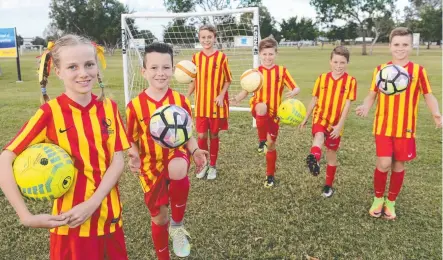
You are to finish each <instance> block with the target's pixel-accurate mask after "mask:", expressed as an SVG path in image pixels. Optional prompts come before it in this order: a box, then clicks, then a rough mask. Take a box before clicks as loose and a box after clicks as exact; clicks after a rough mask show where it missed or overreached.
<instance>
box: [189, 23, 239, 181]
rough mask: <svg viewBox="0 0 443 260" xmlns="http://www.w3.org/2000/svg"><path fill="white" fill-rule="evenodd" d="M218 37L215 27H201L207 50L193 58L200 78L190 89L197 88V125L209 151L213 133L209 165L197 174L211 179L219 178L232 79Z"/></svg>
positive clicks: (199, 142)
mask: <svg viewBox="0 0 443 260" xmlns="http://www.w3.org/2000/svg"><path fill="white" fill-rule="evenodd" d="M216 37H217V32H216V29H215V27H214V26H212V25H204V26H202V27H200V29H199V32H198V38H199V40H200V44H201V45H202V47H203V50H202V51H200V52H198V53H196V54H194V56H193V57H192V62H193V63H195V65H196V66H197V77H196V79H195V81H194V82H191V84H189V89H188V97H189V96H191V95H192V93H193V92H194V90H195V117H196V118H195V124H196V126H195V128H196V129H197V133H198V146H199V147H200V148H201V149H203V150H208V132H209V139H210V141H209V144H210V145H209V154H210V160H209V165H207V166H205V167H204V168H203V169H202V170H201V171H200V172H198V173H197V178H199V179H201V178H204V177H205V176H207V179H208V180H213V179H215V178H216V177H217V170H216V163H217V157H218V150H219V135H218V134H219V132H220V131H221V130H228V117H229V101H228V88H229V86H230V85H231V81H232V75H231V71H230V69H229V65H228V58H227V57H226V55H225V54H224V53H223V52H221V51H219V50H216V49H214V44H215V42H216Z"/></svg>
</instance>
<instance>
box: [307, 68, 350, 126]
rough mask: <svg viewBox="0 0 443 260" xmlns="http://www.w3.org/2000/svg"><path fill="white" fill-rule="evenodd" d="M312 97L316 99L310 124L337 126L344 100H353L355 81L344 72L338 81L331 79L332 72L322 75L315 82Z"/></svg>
mask: <svg viewBox="0 0 443 260" xmlns="http://www.w3.org/2000/svg"><path fill="white" fill-rule="evenodd" d="M312 96H315V97H317V98H318V99H317V104H316V105H315V108H314V115H313V117H312V124H320V125H322V126H324V127H326V128H330V127H332V126H335V125H337V124H338V122H339V120H340V117H341V113H342V112H343V109H344V107H345V104H346V100H351V101H354V100H355V98H356V96H357V80H356V79H355V78H354V77H352V76H350V75H349V74H348V73H346V72H345V73H344V74H343V75H342V76H341V77H339V78H338V79H334V78H333V77H332V72H328V73H323V74H321V75H320V76H319V77H318V78H317V80H316V81H315V85H314V88H313V89H312Z"/></svg>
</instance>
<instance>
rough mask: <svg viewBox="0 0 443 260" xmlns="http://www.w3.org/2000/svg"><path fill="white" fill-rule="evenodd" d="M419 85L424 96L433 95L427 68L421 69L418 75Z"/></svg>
mask: <svg viewBox="0 0 443 260" xmlns="http://www.w3.org/2000/svg"><path fill="white" fill-rule="evenodd" d="M418 84H419V87H420V92H421V93H422V94H428V93H432V90H431V84H429V78H428V73H427V72H426V70H425V68H423V67H422V68H421V70H420V73H419V74H418Z"/></svg>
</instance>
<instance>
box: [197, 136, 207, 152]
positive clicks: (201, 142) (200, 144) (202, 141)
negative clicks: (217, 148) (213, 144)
mask: <svg viewBox="0 0 443 260" xmlns="http://www.w3.org/2000/svg"><path fill="white" fill-rule="evenodd" d="M197 143H198V148H200V149H202V150H205V151H207V150H208V139H207V138H205V139H200V138H197Z"/></svg>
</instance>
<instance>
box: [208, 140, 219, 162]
mask: <svg viewBox="0 0 443 260" xmlns="http://www.w3.org/2000/svg"><path fill="white" fill-rule="evenodd" d="M210 140H211V145H210V148H209V157H210V160H209V165H210V166H213V167H215V164H216V163H217V156H218V149H219V143H220V142H219V140H220V139H219V138H218V137H217V138H211V139H210Z"/></svg>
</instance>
